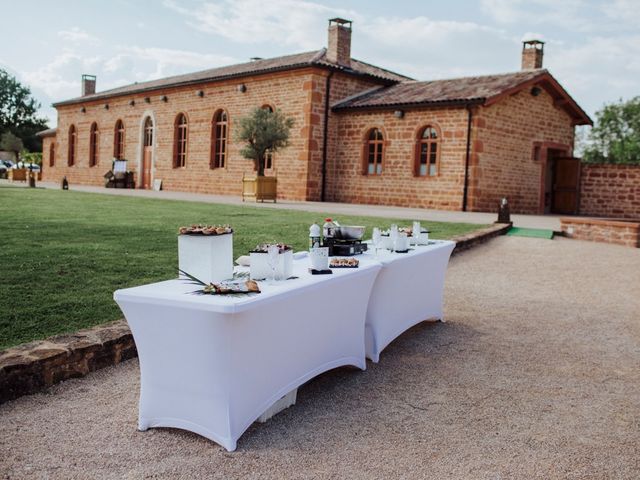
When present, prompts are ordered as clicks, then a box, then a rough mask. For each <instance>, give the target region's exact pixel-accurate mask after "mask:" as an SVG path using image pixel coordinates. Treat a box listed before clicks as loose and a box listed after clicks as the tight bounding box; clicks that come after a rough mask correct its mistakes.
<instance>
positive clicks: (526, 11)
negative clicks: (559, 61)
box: [481, 0, 597, 31]
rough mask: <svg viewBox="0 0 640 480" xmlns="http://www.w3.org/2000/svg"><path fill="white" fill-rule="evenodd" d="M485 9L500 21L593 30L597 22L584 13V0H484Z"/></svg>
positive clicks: (585, 3) (586, 7)
mask: <svg viewBox="0 0 640 480" xmlns="http://www.w3.org/2000/svg"><path fill="white" fill-rule="evenodd" d="M481 6H482V10H483V11H484V13H485V14H487V15H488V16H489V17H491V18H492V19H493V20H495V21H496V22H498V23H499V24H503V25H508V24H518V23H519V24H525V25H545V26H550V25H552V26H556V27H561V28H568V29H572V30H579V31H591V30H593V29H594V28H596V27H597V23H595V22H593V21H592V20H591V19H589V18H587V17H586V16H585V15H584V14H583V13H584V12H585V11H588V10H587V9H589V8H590V7H589V5H588V3H587V2H586V1H585V0H561V1H559V0H482V1H481Z"/></svg>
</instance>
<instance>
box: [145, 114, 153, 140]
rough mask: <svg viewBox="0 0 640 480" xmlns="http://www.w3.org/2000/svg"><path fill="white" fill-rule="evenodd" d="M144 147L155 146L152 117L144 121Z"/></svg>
mask: <svg viewBox="0 0 640 480" xmlns="http://www.w3.org/2000/svg"><path fill="white" fill-rule="evenodd" d="M144 146H145V147H152V146H153V120H151V117H147V118H146V119H145V121H144Z"/></svg>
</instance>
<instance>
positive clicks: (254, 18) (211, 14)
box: [164, 0, 360, 51]
mask: <svg viewBox="0 0 640 480" xmlns="http://www.w3.org/2000/svg"><path fill="white" fill-rule="evenodd" d="M164 5H165V6H166V7H168V8H170V9H172V10H173V11H175V12H178V13H180V14H181V15H183V16H185V17H186V18H187V21H188V23H189V25H190V26H192V27H194V28H196V29H198V30H200V31H203V32H206V33H211V34H215V35H219V36H221V37H224V38H227V39H229V40H231V41H233V42H238V43H247V44H260V43H267V44H273V45H286V46H292V45H293V46H295V47H296V51H302V50H309V49H316V48H317V49H319V48H320V46H321V45H322V43H320V44H319V42H318V39H320V38H322V39H325V38H326V34H325V32H326V25H327V19H328V18H330V17H334V16H340V17H346V18H350V19H352V20H357V19H359V18H360V15H359V14H357V13H356V12H354V11H349V10H345V9H337V8H332V7H328V6H325V5H321V4H319V3H315V2H310V1H298V0H270V1H263V0H235V1H234V0H222V1H220V2H215V3H214V2H202V3H199V4H198V5H197V6H196V7H194V8H185V7H183V6H181V4H179V3H178V2H176V1H174V0H165V1H164ZM323 43H324V42H323Z"/></svg>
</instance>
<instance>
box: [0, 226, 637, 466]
mask: <svg viewBox="0 0 640 480" xmlns="http://www.w3.org/2000/svg"><path fill="white" fill-rule="evenodd" d="M445 312H446V314H447V320H448V322H447V323H444V324H441V323H424V324H421V325H418V326H417V327H415V328H413V329H412V330H411V331H409V332H408V333H406V334H405V335H403V336H402V337H400V338H399V339H398V340H397V341H396V342H394V343H392V344H391V345H390V346H389V347H388V348H387V350H386V351H385V352H383V354H382V357H381V362H380V364H378V365H374V364H371V363H369V365H368V370H367V371H366V372H360V371H358V370H354V369H347V368H343V369H338V370H334V371H332V372H329V373H327V374H325V375H322V376H320V377H318V378H316V379H314V380H313V381H311V382H310V383H309V384H307V385H305V386H304V387H303V388H301V389H300V390H299V392H298V403H297V405H296V406H294V407H293V408H290V409H288V410H286V411H285V412H283V413H281V414H279V415H278V416H277V417H275V418H274V419H272V420H271V421H269V422H268V423H266V424H264V425H254V426H252V427H251V428H250V429H249V430H248V431H247V432H246V433H245V435H244V436H243V437H242V438H241V439H240V441H239V445H238V451H236V452H234V453H227V452H226V451H224V450H223V449H222V448H221V447H219V446H218V445H216V444H215V443H212V442H210V441H208V440H205V439H204V438H201V437H199V436H197V435H195V434H190V433H188V432H183V431H179V430H171V429H152V430H150V431H148V432H145V433H139V432H137V431H136V407H137V397H138V374H139V372H138V364H137V361H135V360H133V361H129V362H126V363H125V364H123V365H121V366H118V367H114V368H109V369H106V370H103V371H100V372H96V373H94V374H92V375H90V376H88V377H85V378H83V379H78V380H72V381H68V382H65V383H63V384H61V385H58V386H56V387H54V388H53V389H51V390H50V391H49V392H48V393H47V394H40V395H33V396H30V397H25V398H21V399H18V400H16V401H14V402H10V403H8V404H5V405H2V406H0V472H2V474H4V478H64V479H67V478H79V479H88V478H125V479H128V478H132V479H133V478H136V479H137V478H188V479H194V478H225V479H228V478H278V479H281V478H366V479H372V478H437V479H442V478H456V479H459V478H474V479H475V478H480V479H502V478H527V479H529V478H593V479H596V478H597V479H600V478H625V479H626V478H628V479H637V478H640V346H639V345H640V313H639V312H640V250H638V249H630V248H624V247H618V246H610V245H602V244H595V243H588V242H580V241H574V240H565V239H556V240H554V241H549V240H539V239H529V238H518V237H501V238H499V239H496V240H493V241H492V242H491V243H489V244H488V245H485V246H482V247H479V248H476V249H474V250H471V251H469V252H466V253H463V254H461V255H459V256H456V257H455V258H454V259H452V262H451V266H450V270H449V274H448V278H447V292H446V307H445Z"/></svg>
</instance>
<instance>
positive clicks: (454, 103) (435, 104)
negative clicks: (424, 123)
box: [331, 98, 486, 112]
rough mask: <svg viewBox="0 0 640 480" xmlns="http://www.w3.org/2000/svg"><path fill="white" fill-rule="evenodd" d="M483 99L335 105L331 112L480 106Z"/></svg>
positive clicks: (483, 101)
mask: <svg viewBox="0 0 640 480" xmlns="http://www.w3.org/2000/svg"><path fill="white" fill-rule="evenodd" d="M485 100H486V99H485V98H468V99H458V100H437V101H431V102H404V103H386V104H380V105H344V106H340V105H336V106H335V107H333V108H332V109H331V110H332V111H334V112H344V111H350V110H358V111H367V110H392V109H400V108H440V107H467V106H473V105H482V104H484V103H485Z"/></svg>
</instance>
